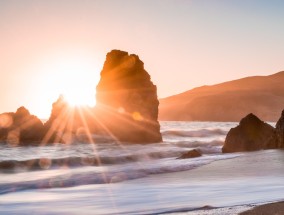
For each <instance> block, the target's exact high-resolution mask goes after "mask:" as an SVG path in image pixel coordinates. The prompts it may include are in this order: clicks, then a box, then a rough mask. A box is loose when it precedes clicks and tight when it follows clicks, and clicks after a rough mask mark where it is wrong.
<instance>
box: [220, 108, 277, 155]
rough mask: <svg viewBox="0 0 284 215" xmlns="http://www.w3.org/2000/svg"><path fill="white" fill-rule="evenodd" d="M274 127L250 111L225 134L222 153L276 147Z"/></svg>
mask: <svg viewBox="0 0 284 215" xmlns="http://www.w3.org/2000/svg"><path fill="white" fill-rule="evenodd" d="M276 142H277V141H276V136H275V128H273V127H272V126H271V125H269V124H267V123H265V122H263V121H261V120H260V119H259V118H258V117H257V116H255V115H254V114H252V113H250V114H248V115H247V116H246V117H244V118H243V119H242V120H241V121H240V124H239V125H238V126H237V127H235V128H231V129H230V131H229V133H228V134H227V136H226V139H225V144H224V146H223V148H222V151H223V153H230V152H242V151H255V150H261V149H271V148H277V145H276Z"/></svg>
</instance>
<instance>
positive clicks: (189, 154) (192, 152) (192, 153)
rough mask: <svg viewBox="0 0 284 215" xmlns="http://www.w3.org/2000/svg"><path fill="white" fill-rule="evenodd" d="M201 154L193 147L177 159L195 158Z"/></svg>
mask: <svg viewBox="0 0 284 215" xmlns="http://www.w3.org/2000/svg"><path fill="white" fill-rule="evenodd" d="M201 155H202V154H201V152H200V151H199V150H197V149H193V150H190V151H188V152H186V153H183V154H182V155H181V156H180V157H178V159H187V158H196V157H200V156H201Z"/></svg>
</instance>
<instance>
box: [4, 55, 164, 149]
mask: <svg viewBox="0 0 284 215" xmlns="http://www.w3.org/2000/svg"><path fill="white" fill-rule="evenodd" d="M82 96H84V95H82ZM96 97H97V106H96V107H95V108H90V107H86V106H85V107H71V106H70V105H69V104H68V103H67V102H66V101H65V99H64V97H63V96H60V97H59V98H58V100H57V101H56V102H54V103H53V104H52V111H51V115H50V117H49V119H48V120H47V122H46V123H45V124H44V125H43V124H42V122H41V121H40V120H39V119H38V118H36V117H35V116H32V115H30V113H29V111H28V110H27V109H25V108H24V107H21V108H19V109H18V110H17V112H16V113H5V114H2V115H1V117H0V140H1V141H5V142H14V143H15V144H22V143H26V144H28V143H32V142H34V141H37V142H40V144H48V143H71V142H74V141H80V140H82V141H84V142H85V141H88V142H92V141H94V137H95V136H96V137H97V138H101V137H102V136H106V135H107V136H108V139H107V140H108V141H109V138H112V139H113V140H117V141H122V142H133V143H137V142H139V143H152V142H160V141H162V136H161V133H160V124H159V122H158V120H157V118H158V106H159V101H158V98H157V88H156V86H155V85H154V84H153V83H152V81H151V78H150V75H149V74H148V73H147V72H146V70H145V69H144V63H143V62H142V61H141V60H140V59H139V57H138V56H137V55H134V54H131V55H129V54H128V53H127V52H125V51H119V50H112V51H111V52H109V53H108V54H107V56H106V61H105V63H104V66H103V69H102V71H101V79H100V82H99V84H98V86H97V95H96Z"/></svg>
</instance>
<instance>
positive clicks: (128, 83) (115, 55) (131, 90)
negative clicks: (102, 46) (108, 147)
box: [96, 50, 162, 143]
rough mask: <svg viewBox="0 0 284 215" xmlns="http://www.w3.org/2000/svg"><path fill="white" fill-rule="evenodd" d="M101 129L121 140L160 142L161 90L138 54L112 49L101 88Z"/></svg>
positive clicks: (97, 113)
mask: <svg viewBox="0 0 284 215" xmlns="http://www.w3.org/2000/svg"><path fill="white" fill-rule="evenodd" d="M96 98H97V111H96V117H97V120H98V122H99V124H100V126H101V127H100V129H101V130H103V131H104V132H105V133H108V134H109V135H111V136H114V137H115V138H116V139H118V140H119V141H125V142H141V143H149V142H160V141H162V137H161V133H160V125H159V122H158V121H157V118H158V106H159V101H158V99H157V88H156V86H155V85H154V84H153V83H152V81H151V78H150V75H149V74H148V73H147V72H146V71H145V69H144V64H143V62H142V61H141V60H140V59H139V57H138V56H137V55H134V54H131V55H129V54H128V53H127V52H124V51H119V50H112V51H111V52H109V53H108V54H107V56H106V61H105V63H104V66H103V69H102V71H101V79H100V82H99V84H98V85H97V95H96Z"/></svg>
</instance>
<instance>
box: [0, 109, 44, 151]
mask: <svg viewBox="0 0 284 215" xmlns="http://www.w3.org/2000/svg"><path fill="white" fill-rule="evenodd" d="M0 121H1V122H0V140H1V141H3V142H7V143H8V144H10V145H12V146H17V145H28V144H33V143H35V142H39V141H41V139H42V137H43V135H44V127H43V123H42V122H41V121H40V120H39V119H38V118H37V117H36V116H34V115H31V114H30V112H29V111H28V110H27V109H26V108H25V107H20V108H18V110H17V111H16V112H15V113H3V114H1V115H0Z"/></svg>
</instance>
